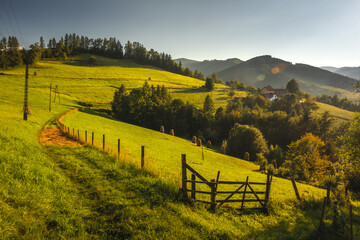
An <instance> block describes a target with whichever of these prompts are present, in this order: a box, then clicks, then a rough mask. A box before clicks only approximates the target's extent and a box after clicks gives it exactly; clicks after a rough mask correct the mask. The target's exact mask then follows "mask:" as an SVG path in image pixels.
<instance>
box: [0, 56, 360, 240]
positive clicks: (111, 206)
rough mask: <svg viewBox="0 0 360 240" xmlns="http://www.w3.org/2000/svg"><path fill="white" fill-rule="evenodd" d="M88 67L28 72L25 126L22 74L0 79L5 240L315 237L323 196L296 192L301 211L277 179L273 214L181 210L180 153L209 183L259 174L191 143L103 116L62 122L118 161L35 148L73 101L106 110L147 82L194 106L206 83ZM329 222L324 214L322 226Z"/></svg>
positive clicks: (126, 65) (148, 70)
mask: <svg viewBox="0 0 360 240" xmlns="http://www.w3.org/2000/svg"><path fill="white" fill-rule="evenodd" d="M87 58H88V55H81V56H79V57H77V58H75V59H73V60H71V61H67V62H57V61H46V62H40V63H39V64H38V65H37V66H36V67H35V68H30V73H31V76H30V78H29V86H30V88H29V105H30V109H31V111H32V115H31V116H29V120H28V121H26V122H25V121H23V120H22V106H23V86H24V68H17V69H12V70H8V71H3V73H4V74H1V75H0V84H1V88H0V122H1V124H0V146H1V147H0V173H1V174H0V182H1V187H0V234H1V235H0V236H1V238H3V239H111V238H114V239H124V238H126V239H174V238H177V239H265V238H268V239H284V238H287V239H307V238H309V237H311V236H313V235H314V234H316V229H317V227H318V223H319V217H320V206H321V201H320V200H319V199H320V198H322V197H323V196H324V190H323V189H318V188H315V187H311V186H308V185H304V184H298V187H299V190H300V192H301V194H302V196H304V197H306V200H304V201H301V202H298V201H296V200H294V198H295V194H294V192H293V190H292V187H291V183H290V182H289V181H288V180H284V179H281V178H274V180H275V181H274V182H273V188H272V189H273V190H272V194H271V200H272V201H271V202H272V204H271V206H270V214H269V215H265V214H262V213H257V212H254V213H252V212H250V213H247V214H241V215H239V214H238V213H235V212H232V211H231V210H229V211H225V210H219V211H217V212H216V213H212V212H209V211H208V210H207V209H206V208H205V206H204V205H203V204H193V203H189V204H186V203H183V202H180V201H179V195H178V189H179V184H178V183H179V176H180V175H179V168H178V167H179V165H178V164H179V161H180V156H179V154H180V153H186V154H187V159H188V162H189V164H190V165H191V166H193V167H194V168H195V169H197V170H199V171H200V172H201V173H203V174H204V175H205V176H206V177H207V178H214V177H215V176H216V173H217V171H218V170H221V175H220V177H221V179H230V180H233V179H239V180H243V179H244V177H245V176H247V175H249V176H250V179H253V180H257V181H263V180H264V178H265V175H264V174H261V173H259V172H258V171H256V170H255V169H256V168H257V166H256V165H254V164H253V163H250V162H246V161H243V160H240V159H236V158H232V157H229V156H225V155H221V154H219V153H217V152H216V151H215V150H208V149H204V159H203V158H202V149H201V148H199V147H196V146H194V145H193V144H191V143H190V142H189V141H187V140H184V139H181V138H177V137H172V136H170V135H167V134H160V133H159V132H156V131H151V130H148V129H143V128H140V127H137V126H134V125H130V124H126V123H123V122H119V121H115V120H113V119H112V118H111V117H109V116H106V115H104V114H103V113H102V112H99V111H82V112H76V113H72V114H70V115H68V116H66V117H65V119H64V122H65V123H66V124H68V125H69V126H71V125H72V126H71V127H74V128H75V127H76V128H77V129H81V130H85V129H86V130H88V131H94V132H95V136H96V140H97V141H98V142H99V140H100V139H101V137H100V139H99V136H101V135H100V134H101V133H105V134H106V141H107V147H108V148H112V147H115V145H116V140H117V138H121V146H122V148H121V149H122V154H121V159H122V160H123V161H121V162H119V161H114V158H112V156H110V155H108V154H104V153H101V152H99V151H97V150H96V149H93V148H91V147H83V146H80V147H71V146H56V145H47V146H41V145H40V144H39V141H38V140H39V139H38V138H39V133H40V132H41V131H42V130H43V129H44V128H46V127H54V123H55V121H56V119H57V118H58V117H59V116H60V115H61V114H63V113H64V112H66V111H69V110H71V109H73V108H75V107H79V102H88V103H94V104H108V103H109V102H110V101H111V99H112V96H113V92H114V90H115V88H116V87H119V86H120V85H121V84H122V83H124V84H125V85H126V86H127V87H128V88H130V89H131V88H135V87H139V86H141V85H142V84H143V83H144V81H145V80H147V79H148V78H149V77H151V80H149V83H150V84H151V83H152V82H153V83H154V84H155V82H156V83H161V84H164V85H165V86H167V87H169V88H171V91H172V92H173V95H174V97H176V96H179V97H183V98H186V97H187V98H188V99H189V100H190V101H192V102H195V103H197V104H198V105H199V106H201V104H202V101H203V96H206V94H207V92H204V91H203V90H201V89H199V86H201V85H202V84H203V82H201V81H199V80H196V79H192V78H187V77H183V76H180V75H176V74H172V73H168V72H165V71H162V70H160V69H156V68H153V67H148V66H141V65H137V64H135V63H133V62H131V61H122V60H111V59H106V58H100V57H99V62H100V66H96V67H89V66H87V65H86V63H85V62H86V59H87ZM34 71H36V72H37V76H34V75H33V73H34ZM50 83H51V84H53V86H55V85H58V86H59V89H60V93H61V103H59V102H58V101H56V102H55V103H54V102H52V111H51V112H49V110H48V104H49V85H50ZM223 91H224V92H223ZM226 91H227V88H226V87H224V86H217V87H216V91H215V92H213V97H214V96H218V97H215V101H216V103H217V104H218V105H222V104H226V102H227V100H228V97H227V95H225V92H226ZM190 93H194V94H190ZM222 94H223V95H222ZM53 97H54V96H53ZM82 134H83V131H82ZM82 136H83V135H82ZM140 145H145V146H146V165H145V166H146V169H147V170H140V169H138V168H137V166H138V164H139V154H140ZM113 152H114V150H113ZM134 165H135V166H134ZM311 195H313V197H312V196H311ZM359 211H360V204H359V203H358V202H354V216H355V217H354V224H355V226H354V230H355V236H359V231H360V229H359V221H360V219H359ZM331 216H332V215H331V210H330V209H326V211H325V218H324V219H325V224H326V225H327V226H329V225H330V223H331ZM330 237H331V236H330ZM334 239H336V238H334Z"/></svg>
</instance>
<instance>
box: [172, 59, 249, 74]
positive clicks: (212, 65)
mask: <svg viewBox="0 0 360 240" xmlns="http://www.w3.org/2000/svg"><path fill="white" fill-rule="evenodd" d="M174 61H175V62H178V63H179V62H181V64H182V66H183V67H184V68H186V67H188V68H189V69H191V70H192V71H195V70H198V71H199V72H202V73H204V75H205V76H209V75H211V74H212V73H213V72H220V71H222V70H224V69H227V68H229V67H232V66H235V65H237V64H239V63H242V62H243V61H242V60H240V59H238V58H229V59H226V60H216V59H214V60H204V61H196V60H191V59H187V58H178V59H175V60H174Z"/></svg>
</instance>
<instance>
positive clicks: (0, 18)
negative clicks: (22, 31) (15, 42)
mask: <svg viewBox="0 0 360 240" xmlns="http://www.w3.org/2000/svg"><path fill="white" fill-rule="evenodd" d="M0 21H1V23H2V25H3V26H4V27H5V30H6V33H7V35H8V36H10V34H9V33H10V32H9V29H8V28H7V27H6V24H5V21H4V20H3V19H2V17H1V14H0Z"/></svg>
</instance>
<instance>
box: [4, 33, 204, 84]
mask: <svg viewBox="0 0 360 240" xmlns="http://www.w3.org/2000/svg"><path fill="white" fill-rule="evenodd" d="M17 47H19V42H18V40H17V38H16V37H14V36H10V37H9V38H8V39H7V38H5V37H4V38H3V39H2V40H1V42H0V51H1V55H0V68H1V69H5V68H8V67H15V66H18V65H21V64H22V63H23V62H28V63H29V64H33V63H35V62H36V61H39V60H40V59H42V58H57V59H62V60H66V59H67V58H68V57H69V56H73V55H76V54H79V53H89V54H95V55H100V56H104V57H110V58H116V59H132V60H134V61H136V62H137V63H139V64H149V65H152V66H155V67H159V68H162V69H164V70H167V71H169V72H172V73H177V74H181V75H184V76H189V77H194V78H197V79H201V80H205V78H204V74H203V73H201V72H198V71H197V70H195V72H193V71H191V70H190V69H189V68H183V67H182V64H181V62H180V63H176V62H175V61H174V60H173V59H172V58H171V55H170V54H167V53H164V52H162V53H159V52H157V51H156V50H154V49H152V48H151V49H150V50H147V49H146V48H145V47H144V45H143V44H141V43H139V42H130V41H127V42H126V43H125V44H124V45H122V44H121V42H120V41H119V40H117V39H116V38H115V37H110V38H88V37H87V36H79V35H77V34H75V33H73V34H65V36H62V37H61V38H60V39H58V40H57V39H56V38H51V39H49V40H48V43H47V44H46V42H45V39H44V38H43V37H40V41H39V42H36V43H33V44H31V45H30V49H29V50H23V51H20V50H19V49H18V48H17Z"/></svg>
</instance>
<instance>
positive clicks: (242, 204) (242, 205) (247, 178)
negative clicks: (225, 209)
mask: <svg viewBox="0 0 360 240" xmlns="http://www.w3.org/2000/svg"><path fill="white" fill-rule="evenodd" d="M248 182H249V176H247V177H246V182H245V189H244V195H243V199H242V202H241V209H243V207H244V200H245V193H246V188H247V185H248Z"/></svg>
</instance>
